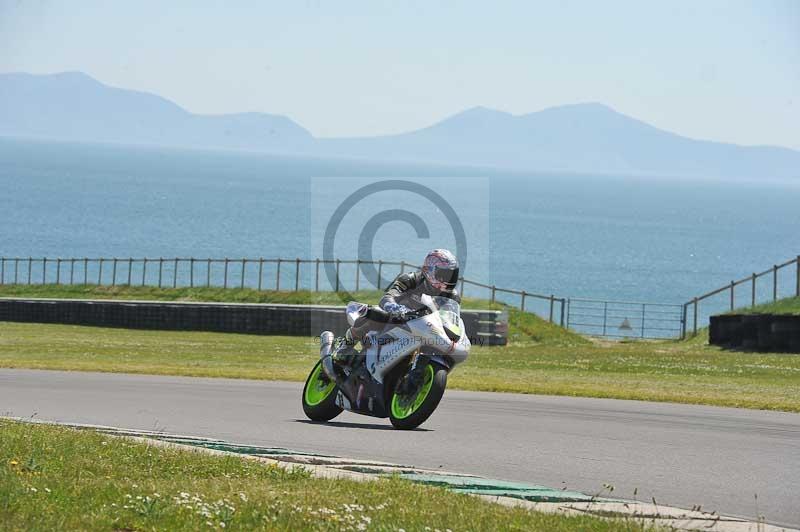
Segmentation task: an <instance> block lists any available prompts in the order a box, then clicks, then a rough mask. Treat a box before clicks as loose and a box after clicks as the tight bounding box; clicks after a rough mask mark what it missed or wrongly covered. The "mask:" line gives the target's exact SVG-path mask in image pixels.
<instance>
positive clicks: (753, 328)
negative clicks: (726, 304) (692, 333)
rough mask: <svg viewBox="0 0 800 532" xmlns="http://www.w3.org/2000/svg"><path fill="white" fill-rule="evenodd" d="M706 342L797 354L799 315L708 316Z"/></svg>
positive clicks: (799, 338)
mask: <svg viewBox="0 0 800 532" xmlns="http://www.w3.org/2000/svg"><path fill="white" fill-rule="evenodd" d="M708 342H709V343H710V344H713V345H719V346H723V347H728V348H733V349H742V350H745V351H777V352H783V353H800V316H792V315H786V314H723V315H719V316H711V325H710V328H709V331H708Z"/></svg>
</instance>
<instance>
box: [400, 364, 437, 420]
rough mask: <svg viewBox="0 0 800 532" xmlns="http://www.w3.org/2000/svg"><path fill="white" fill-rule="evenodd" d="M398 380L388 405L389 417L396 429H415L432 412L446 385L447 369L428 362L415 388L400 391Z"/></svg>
mask: <svg viewBox="0 0 800 532" xmlns="http://www.w3.org/2000/svg"><path fill="white" fill-rule="evenodd" d="M401 382H402V379H399V380H398V383H397V385H395V390H394V392H393V393H392V400H391V403H390V405H389V419H390V420H391V422H392V425H394V426H395V428H398V429H405V430H410V429H415V428H417V427H418V426H420V425H422V424H423V423H424V422H425V420H426V419H428V418H429V417H430V415H431V414H433V411H434V410H436V407H437V406H438V405H439V401H441V400H442V395H444V390H445V388H446V387H447V370H446V369H444V368H442V367H440V366H438V365H436V364H435V363H429V364H426V365H425V368H424V369H423V370H422V382H421V384H420V385H419V386H417V387H416V389H415V390H413V391H411V392H406V393H400V392H399V388H400V383H401Z"/></svg>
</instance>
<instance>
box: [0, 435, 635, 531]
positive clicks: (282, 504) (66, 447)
mask: <svg viewBox="0 0 800 532" xmlns="http://www.w3.org/2000/svg"><path fill="white" fill-rule="evenodd" d="M204 514H205V515H204ZM427 526H429V527H431V529H434V528H436V529H439V530H442V531H444V530H446V529H451V530H454V531H455V530H500V529H502V530H543V531H544V530H552V531H562V530H563V531H568V530H592V531H605V530H641V529H642V526H641V525H640V524H637V523H635V522H633V521H623V520H614V521H608V520H601V519H598V518H592V517H583V516H579V517H565V516H560V515H553V514H544V513H538V512H530V511H527V510H524V509H520V508H507V507H504V506H500V505H497V504H492V503H490V502H486V501H482V500H479V499H476V498H474V497H470V496H468V495H463V494H455V493H452V492H447V491H445V490H444V489H441V488H434V487H425V486H420V485H415V484H411V483H409V482H406V481H403V480H400V479H394V478H393V479H386V480H376V481H370V482H357V481H354V480H342V479H338V480H330V479H319V478H314V477H312V476H311V475H310V474H309V473H308V472H306V471H305V470H287V469H284V468H281V467H278V466H274V465H266V464H263V463H259V462H256V461H252V460H246V459H243V458H240V457H236V456H211V455H208V454H203V453H200V452H195V451H186V450H179V449H174V448H163V447H154V446H150V445H147V444H144V443H140V442H135V441H133V440H130V439H124V438H114V437H110V436H106V435H103V434H98V433H95V432H90V431H78V430H74V429H69V428H64V427H55V426H46V425H35V424H27V423H16V422H11V421H4V420H0V530H7V531H16V530H19V531H38V530H42V531H50V530H108V531H133V530H189V531H195V530H206V529H217V530H219V529H223V528H224V529H225V530H263V529H267V530H399V529H401V528H402V529H405V530H407V531H412V530H425V527H427ZM359 527H360V528H359Z"/></svg>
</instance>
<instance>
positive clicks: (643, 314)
mask: <svg viewBox="0 0 800 532" xmlns="http://www.w3.org/2000/svg"><path fill="white" fill-rule="evenodd" d="M644 316H645V304H644V303H642V338H644Z"/></svg>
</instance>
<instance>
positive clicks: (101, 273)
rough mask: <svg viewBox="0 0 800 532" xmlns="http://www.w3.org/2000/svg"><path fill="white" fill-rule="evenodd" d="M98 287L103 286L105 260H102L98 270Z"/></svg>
mask: <svg viewBox="0 0 800 532" xmlns="http://www.w3.org/2000/svg"><path fill="white" fill-rule="evenodd" d="M97 286H103V258H102V257H101V258H100V265H99V267H98V268H97Z"/></svg>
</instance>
